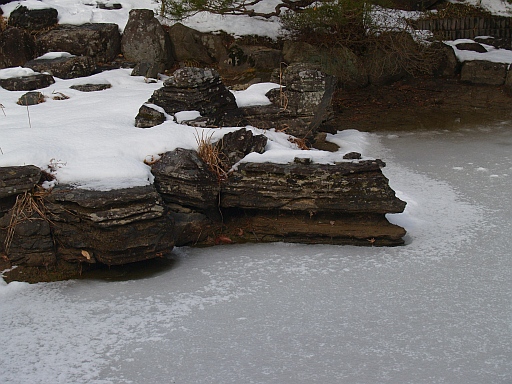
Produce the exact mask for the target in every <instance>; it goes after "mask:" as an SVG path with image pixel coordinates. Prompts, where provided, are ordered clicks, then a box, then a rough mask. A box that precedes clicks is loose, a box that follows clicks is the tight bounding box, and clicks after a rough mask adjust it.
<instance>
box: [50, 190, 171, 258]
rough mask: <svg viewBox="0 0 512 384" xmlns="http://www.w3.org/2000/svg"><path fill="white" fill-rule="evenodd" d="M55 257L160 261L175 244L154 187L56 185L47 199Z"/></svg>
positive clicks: (167, 218) (164, 211)
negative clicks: (108, 188) (106, 188)
mask: <svg viewBox="0 0 512 384" xmlns="http://www.w3.org/2000/svg"><path fill="white" fill-rule="evenodd" d="M46 207H47V208H48V210H49V212H50V217H51V221H52V223H53V234H54V237H55V240H56V242H57V244H58V245H59V246H58V248H57V256H58V257H60V258H62V259H63V260H65V261H72V262H85V263H94V262H100V263H104V264H108V265H118V264H126V263H132V262H136V261H141V260H148V259H151V258H155V257H161V256H162V255H164V254H168V253H170V252H171V250H172V247H173V245H174V242H173V239H172V236H171V233H172V227H173V223H172V221H171V220H170V218H169V217H168V216H167V215H166V209H165V207H164V204H163V201H162V199H161V197H160V196H159V195H158V193H157V192H156V190H155V188H154V186H152V185H150V186H146V187H134V188H125V189H118V190H112V191H90V190H83V189H75V188H72V187H70V186H65V185H62V186H58V187H56V188H55V189H53V191H52V193H51V194H50V195H49V196H48V197H47V198H46Z"/></svg>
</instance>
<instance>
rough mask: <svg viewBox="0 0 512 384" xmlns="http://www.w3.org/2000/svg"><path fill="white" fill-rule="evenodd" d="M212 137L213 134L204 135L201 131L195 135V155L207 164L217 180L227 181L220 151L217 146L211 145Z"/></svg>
mask: <svg viewBox="0 0 512 384" xmlns="http://www.w3.org/2000/svg"><path fill="white" fill-rule="evenodd" d="M212 136H213V133H211V134H206V133H205V132H204V131H201V134H199V133H197V135H196V143H197V154H198V155H199V157H200V158H201V159H202V160H203V161H204V162H205V163H206V164H208V167H209V168H210V171H211V172H212V173H213V174H215V175H216V176H217V179H218V180H219V181H222V180H225V179H227V177H228V173H227V172H226V170H225V166H224V162H223V161H222V157H223V154H222V152H221V149H220V148H219V146H217V145H214V144H212Z"/></svg>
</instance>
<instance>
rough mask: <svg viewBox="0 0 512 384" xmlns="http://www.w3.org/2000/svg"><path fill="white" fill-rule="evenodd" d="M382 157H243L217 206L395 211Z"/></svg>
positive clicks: (398, 205)
mask: <svg viewBox="0 0 512 384" xmlns="http://www.w3.org/2000/svg"><path fill="white" fill-rule="evenodd" d="M383 166H384V164H383V162H382V161H380V160H366V161H358V162H348V161H347V162H341V163H337V164H335V165H326V164H310V165H302V164H273V163H242V164H240V165H239V166H238V169H237V170H236V171H234V172H233V174H232V175H231V176H230V178H229V179H228V180H226V182H225V183H223V184H222V189H221V203H220V204H221V207H222V208H244V209H260V210H273V209H280V210H285V211H305V212H308V211H321V212H340V213H341V212H343V213H355V212H358V213H379V214H386V213H398V212H402V211H403V210H404V208H405V202H403V201H401V200H400V199H398V198H397V197H396V196H395V192H394V191H393V190H392V189H391V188H390V187H389V185H388V179H387V178H386V177H385V176H384V175H383V174H382V171H381V167H383Z"/></svg>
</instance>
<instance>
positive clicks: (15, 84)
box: [0, 73, 55, 91]
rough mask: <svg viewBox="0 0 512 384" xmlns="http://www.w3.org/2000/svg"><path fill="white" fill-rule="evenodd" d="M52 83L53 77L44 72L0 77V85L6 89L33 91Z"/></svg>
mask: <svg viewBox="0 0 512 384" xmlns="http://www.w3.org/2000/svg"><path fill="white" fill-rule="evenodd" d="M54 83H55V79H54V78H53V76H52V75H48V74H45V73H38V74H35V75H32V76H22V77H11V78H9V79H0V86H1V87H2V88H4V89H7V90H8V91H34V90H36V89H41V88H46V87H49V86H50V85H52V84H54Z"/></svg>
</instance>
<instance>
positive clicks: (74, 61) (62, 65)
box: [24, 56, 96, 79]
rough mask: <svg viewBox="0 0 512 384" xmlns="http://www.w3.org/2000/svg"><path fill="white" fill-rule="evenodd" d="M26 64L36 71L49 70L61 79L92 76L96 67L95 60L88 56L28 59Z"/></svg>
mask: <svg viewBox="0 0 512 384" xmlns="http://www.w3.org/2000/svg"><path fill="white" fill-rule="evenodd" d="M24 66H25V67H27V68H31V69H33V70H34V71H36V72H47V73H49V74H50V75H53V76H55V77H59V78H61V79H73V78H76V77H86V76H90V75H92V73H93V72H94V70H95V69H96V65H95V63H94V60H93V59H91V58H90V57H87V56H73V57H58V58H55V59H36V60H31V61H28V62H27V63H25V65H24Z"/></svg>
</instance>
